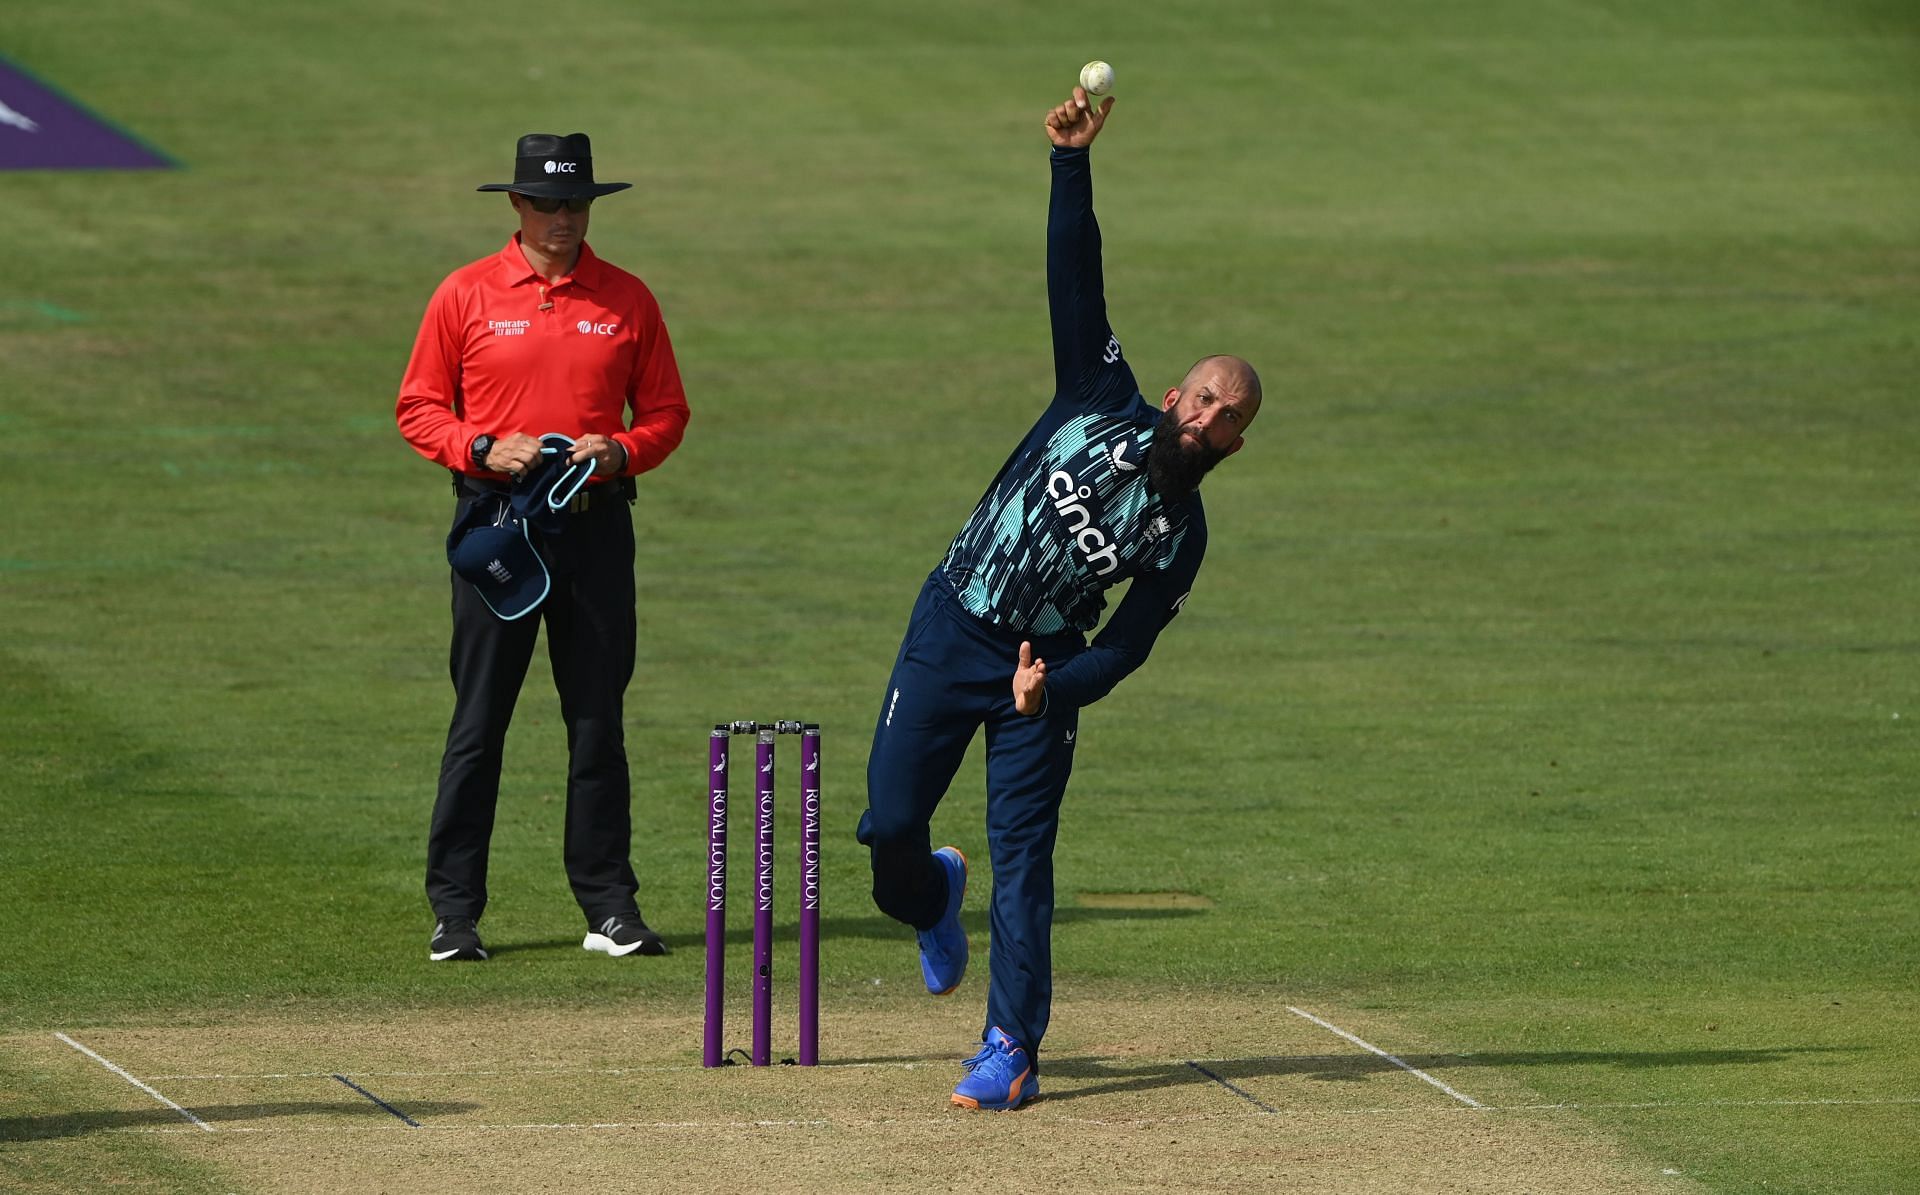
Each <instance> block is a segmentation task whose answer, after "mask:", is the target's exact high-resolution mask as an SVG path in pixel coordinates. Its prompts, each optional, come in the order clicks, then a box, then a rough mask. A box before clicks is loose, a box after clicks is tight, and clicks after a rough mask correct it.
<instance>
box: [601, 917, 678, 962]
mask: <svg viewBox="0 0 1920 1195" xmlns="http://www.w3.org/2000/svg"><path fill="white" fill-rule="evenodd" d="M580 947H581V949H583V950H598V951H599V952H600V953H602V954H610V955H612V956H613V957H615V958H620V957H621V956H623V955H628V954H665V953H666V952H667V944H666V943H665V942H662V941H661V940H660V935H659V934H656V933H654V932H653V931H652V930H650V929H648V928H647V923H646V922H644V921H642V920H640V914H638V913H621V914H619V915H618V916H614V917H609V918H607V919H606V920H605V921H602V922H601V923H600V924H599V925H598V926H597V927H596V928H594V929H593V930H592V931H591V932H590V933H588V934H587V939H586V941H584V942H582V943H580Z"/></svg>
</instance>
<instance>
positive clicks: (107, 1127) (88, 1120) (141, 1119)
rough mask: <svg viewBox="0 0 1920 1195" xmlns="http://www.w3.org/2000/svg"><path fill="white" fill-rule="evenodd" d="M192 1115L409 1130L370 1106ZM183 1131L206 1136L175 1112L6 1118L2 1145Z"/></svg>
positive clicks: (348, 1103) (203, 1108)
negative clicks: (370, 1123) (330, 1120)
mask: <svg viewBox="0 0 1920 1195" xmlns="http://www.w3.org/2000/svg"><path fill="white" fill-rule="evenodd" d="M479 1106H480V1105H478V1104H470V1103H458V1102H447V1101H438V1102H435V1101H419V1100H408V1101H407V1102H406V1106H405V1108H404V1111H405V1112H406V1113H407V1115H409V1116H411V1117H413V1118H414V1119H416V1120H419V1119H422V1118H424V1117H428V1116H443V1115H449V1116H450V1115H452V1114H454V1113H457V1112H471V1111H473V1110H474V1109H475V1108H478V1107H479ZM187 1111H189V1112H191V1113H193V1114H194V1115H195V1116H198V1117H199V1118H200V1119H201V1120H204V1121H206V1122H207V1123H208V1124H210V1125H212V1126H213V1131H214V1132H216V1133H217V1132H219V1131H220V1126H221V1125H223V1124H225V1123H227V1122H228V1121H235V1120H276V1119H279V1118H280V1117H283V1116H346V1117H353V1118H357V1119H361V1120H368V1119H371V1120H376V1121H387V1122H390V1123H391V1124H392V1125H393V1127H394V1128H396V1129H404V1128H406V1127H407V1125H406V1124H405V1123H404V1122H402V1121H400V1120H399V1119H398V1118H396V1117H395V1116H394V1115H393V1113H391V1112H389V1111H387V1110H386V1109H385V1108H381V1107H379V1106H378V1105H375V1104H371V1103H368V1102H367V1101H366V1100H313V1101H310V1102H307V1103H296V1102H291V1101H289V1102H283V1103H276V1104H202V1105H199V1106H196V1107H192V1108H188V1109H187ZM156 1128H158V1129H180V1130H183V1131H186V1132H190V1133H198V1132H201V1131H202V1130H200V1129H199V1128H197V1127H195V1126H194V1125H193V1124H192V1123H191V1122H190V1121H188V1120H187V1119H186V1118H185V1117H184V1116H181V1115H180V1114H179V1113H178V1112H175V1111H174V1110H173V1109H171V1108H161V1107H153V1108H136V1109H133V1110H131V1111H123V1112H66V1113H58V1114H54V1115H50V1116H0V1141H45V1140H48V1139H50V1138H57V1137H84V1136H86V1135H87V1134H88V1133H110V1132H116V1131H122V1130H140V1129H156Z"/></svg>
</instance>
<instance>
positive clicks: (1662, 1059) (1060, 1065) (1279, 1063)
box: [1042, 1046, 1866, 1106]
mask: <svg viewBox="0 0 1920 1195" xmlns="http://www.w3.org/2000/svg"><path fill="white" fill-rule="evenodd" d="M1864 1049H1866V1047H1864V1046H1778V1047H1772V1048H1768V1049H1759V1050H1655V1051H1646V1052H1634V1051H1628V1050H1620V1051H1610V1050H1551V1051H1540V1052H1527V1053H1510V1052H1494V1053H1485V1054H1402V1055H1399V1058H1400V1060H1401V1061H1402V1062H1405V1063H1406V1064H1407V1065H1408V1066H1411V1067H1413V1068H1414V1069H1416V1070H1421V1071H1426V1072H1428V1073H1433V1072H1436V1071H1447V1070H1454V1069H1458V1068H1463V1067H1479V1066H1487V1067H1526V1066H1553V1067H1568V1066H1613V1067H1620V1068H1622V1069H1627V1070H1640V1069H1647V1070H1653V1069H1663V1068H1668V1067H1690V1066H1756V1065H1763V1064H1766V1063H1772V1062H1785V1061H1787V1060H1789V1059H1791V1058H1794V1057H1797V1056H1801V1055H1807V1054H1844V1053H1858V1052H1859V1051H1861V1050H1864ZM1042 1073H1043V1074H1045V1075H1050V1076H1053V1077H1055V1078H1061V1079H1073V1080H1081V1079H1091V1080H1094V1081H1095V1082H1094V1085H1093V1086H1090V1087H1076V1088H1073V1089H1071V1090H1068V1091H1058V1090H1050V1091H1048V1092H1047V1100H1048V1102H1054V1101H1058V1100H1075V1099H1083V1098H1085V1097H1087V1096H1096V1095H1113V1094H1116V1093H1119V1092H1129V1091H1151V1090H1154V1089H1156V1088H1164V1087H1181V1086H1190V1085H1193V1084H1220V1085H1227V1084H1232V1083H1235V1082H1237V1081H1239V1080H1242V1079H1260V1078H1273V1077H1279V1076H1285V1075H1298V1076H1301V1077H1303V1078H1308V1079H1313V1080H1315V1081H1318V1082H1323V1083H1357V1082H1361V1081H1363V1080H1365V1079H1368V1078H1370V1077H1372V1076H1374V1075H1377V1074H1405V1073H1406V1072H1405V1071H1403V1070H1402V1069H1401V1068H1400V1067H1399V1066H1396V1065H1395V1064H1394V1063H1392V1062H1390V1061H1388V1060H1387V1059H1385V1058H1381V1057H1379V1056H1378V1055H1374V1054H1313V1055H1278V1056H1275V1057H1270V1058H1223V1059H1212V1058H1209V1059H1201V1060H1198V1061H1195V1062H1173V1063H1165V1062H1157V1063H1152V1064H1148V1065H1136V1066H1115V1065H1114V1064H1112V1063H1111V1062H1109V1061H1108V1060H1106V1059H1104V1058H1049V1059H1046V1060H1045V1062H1044V1066H1043V1071H1042ZM1238 1094H1242V1095H1243V1096H1244V1093H1238ZM1249 1098H1250V1097H1249ZM1254 1102H1255V1103H1258V1102H1259V1101H1257V1100H1256V1101H1254ZM1263 1106H1264V1105H1263Z"/></svg>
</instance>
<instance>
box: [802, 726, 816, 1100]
mask: <svg viewBox="0 0 1920 1195" xmlns="http://www.w3.org/2000/svg"><path fill="white" fill-rule="evenodd" d="M819 1061H820V728H819V727H818V726H815V725H811V724H809V725H808V726H807V727H806V728H805V729H803V730H802V731H801V732H800V1065H801V1066H813V1065H815V1064H817V1063H818V1062H819Z"/></svg>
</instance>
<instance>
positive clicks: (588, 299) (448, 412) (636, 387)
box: [395, 233, 687, 483]
mask: <svg viewBox="0 0 1920 1195" xmlns="http://www.w3.org/2000/svg"><path fill="white" fill-rule="evenodd" d="M628 409H631V410H632V412H633V422H632V423H631V424H629V423H628V422H627V419H626V413H627V410H628ZM395 415H396V417H397V418H398V421H399V424H400V434H401V435H403V436H405V437H406V438H407V442H408V443H410V444H412V445H413V446H414V448H415V449H417V450H418V451H419V452H420V455H422V456H424V457H426V458H427V459H428V460H431V461H434V462H437V463H439V464H442V465H445V466H446V467H447V468H449V469H453V470H456V471H458V472H461V473H467V474H471V475H475V476H492V477H494V478H495V479H498V480H502V481H504V480H505V479H506V476H505V474H491V475H488V474H484V473H482V472H481V471H480V470H479V467H478V466H477V465H475V464H474V461H473V458H472V457H471V456H470V455H468V453H469V450H470V449H471V447H472V445H473V441H474V438H475V437H477V436H479V435H481V434H482V433H485V434H487V435H492V436H496V437H500V436H507V435H511V434H512V433H514V432H524V433H526V434H527V435H529V436H540V435H544V434H546V433H548V432H559V433H561V434H562V435H567V436H571V437H573V438H574V439H576V440H577V439H579V438H580V437H581V436H583V435H586V434H588V433H597V434H599V435H604V436H610V437H612V438H613V439H615V440H618V441H619V442H620V444H621V446H622V447H624V448H625V449H626V450H627V467H626V469H625V475H626V476H629V477H631V476H633V475H634V474H636V473H645V472H646V471H647V470H649V469H652V468H654V467H655V466H657V465H658V464H660V463H661V462H662V461H664V460H666V459H667V455H668V454H669V453H671V452H672V451H673V450H674V449H675V448H676V447H678V446H679V443H680V437H681V434H682V433H683V432H684V431H685V429H686V425H687V396H686V391H685V390H684V389H683V388H682V387H681V384H680V367H679V366H678V365H677V364H676V363H675V362H674V359H673V344H672V343H671V342H670V341H669V340H668V339H667V326H666V324H665V323H664V322H663V321H662V320H661V318H660V304H659V303H658V302H657V301H656V300H655V299H654V297H653V292H652V291H650V290H648V289H647V284H646V283H644V282H642V281H640V279H638V278H636V277H634V276H633V275H632V274H629V273H627V272H626V271H625V270H623V269H620V268H619V267H618V266H612V265H608V264H607V263H606V262H604V261H601V260H600V258H599V257H597V256H595V254H594V252H593V249H592V248H591V247H590V246H588V245H586V244H585V243H582V244H581V246H580V258H579V260H578V261H577V262H575V263H574V267H573V273H571V274H569V275H568V276H567V277H565V278H563V279H561V280H560V281H559V282H557V283H555V284H553V285H552V286H548V285H547V283H546V281H545V280H544V279H543V278H541V277H540V275H539V274H537V273H535V272H534V270H533V267H531V266H529V265H528V264H527V259H526V257H525V255H524V254H522V253H521V251H520V234H519V233H515V234H514V235H513V239H512V240H510V241H508V242H507V246H506V248H504V249H502V250H501V251H500V252H499V253H496V254H494V255H493V256H491V257H484V258H481V259H480V260H479V261H476V262H473V263H472V264H470V265H466V266H462V267H461V268H460V269H458V270H455V271H454V272H453V273H451V274H449V275H447V278H446V281H444V282H442V283H441V284H440V287H439V289H438V290H436V291H434V292H433V298H432V299H431V300H429V301H428V303H427V312H426V316H425V317H424V318H423V319H422V320H421V321H420V335H419V336H418V338H416V339H415V341H414V343H413V356H412V358H411V359H410V360H409V361H408V362H407V373H406V377H405V378H403V379H402V380H401V383H400V399H399V402H398V403H397V404H396V406H395ZM604 480H606V479H605V478H600V477H596V478H594V481H595V482H596V483H597V482H600V481H604Z"/></svg>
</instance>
